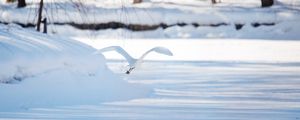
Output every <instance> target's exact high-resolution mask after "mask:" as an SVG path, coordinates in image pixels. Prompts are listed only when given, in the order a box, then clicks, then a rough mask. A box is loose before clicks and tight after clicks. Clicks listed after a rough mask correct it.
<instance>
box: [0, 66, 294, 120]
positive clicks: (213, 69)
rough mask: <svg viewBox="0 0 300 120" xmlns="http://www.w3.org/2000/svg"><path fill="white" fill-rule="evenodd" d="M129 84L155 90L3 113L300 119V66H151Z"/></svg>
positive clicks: (160, 119)
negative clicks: (128, 96)
mask: <svg viewBox="0 0 300 120" xmlns="http://www.w3.org/2000/svg"><path fill="white" fill-rule="evenodd" d="M108 63H109V67H110V68H111V69H112V70H113V71H115V72H119V75H120V76H122V77H123V78H124V79H127V81H129V82H130V83H141V84H147V85H150V86H153V88H154V89H155V92H154V94H153V95H152V96H149V97H146V98H140V99H133V100H129V101H121V102H107V103H103V104H96V105H81V106H61V107H51V108H49V107H48V108H35V109H30V110H28V111H21V112H0V116H1V117H2V118H4V119H8V118H10V119H106V120H120V119H122V120H132V119H139V120H153V119H156V120H182V119H185V120H199V119H205V120H220V119H221V120H224V119H230V120H252V119H256V120H269V119H274V120H297V119H299V117H300V114H299V112H300V111H299V110H300V99H299V98H300V89H299V84H300V79H299V78H300V76H299V74H298V73H299V72H300V64H299V63H282V64H277V63H249V62H248V63H247V62H226V61H223V62H222V61H219V62H218V61H215V62H214V61H195V62H183V61H178V62H170V61H168V62H166V61H156V62H146V63H145V64H144V65H143V67H142V68H141V69H139V70H137V71H134V72H133V73H132V74H131V75H125V74H124V73H123V72H120V69H121V68H120V66H123V65H124V62H119V61H110V62H108Z"/></svg>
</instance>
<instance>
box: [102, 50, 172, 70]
mask: <svg viewBox="0 0 300 120" xmlns="http://www.w3.org/2000/svg"><path fill="white" fill-rule="evenodd" d="M109 51H115V52H117V53H119V54H120V55H122V56H123V57H124V58H125V59H126V60H127V62H128V64H129V69H128V70H127V71H126V74H130V72H131V71H132V70H133V69H134V68H136V66H138V65H139V64H141V63H142V61H143V59H144V58H145V57H146V56H147V55H148V54H149V53H151V52H156V53H160V54H163V55H168V56H173V53H172V52H171V51H170V50H169V49H168V48H165V47H154V48H152V49H150V50H148V51H147V52H145V53H144V54H143V55H142V56H141V57H140V58H138V59H135V58H133V57H132V56H130V55H129V54H128V53H127V52H126V51H125V50H124V49H123V48H122V47H120V46H110V47H105V48H102V49H100V50H98V51H97V52H100V53H103V52H109Z"/></svg>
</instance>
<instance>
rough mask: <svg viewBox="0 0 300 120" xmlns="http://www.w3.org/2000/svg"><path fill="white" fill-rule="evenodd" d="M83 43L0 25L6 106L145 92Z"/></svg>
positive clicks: (0, 86)
mask: <svg viewBox="0 0 300 120" xmlns="http://www.w3.org/2000/svg"><path fill="white" fill-rule="evenodd" d="M94 51H95V49H94V48H92V47H90V46H88V45H85V44H83V43H80V42H77V41H74V40H71V39H66V38H60V37H55V36H49V35H45V34H41V33H37V32H34V31H28V30H27V31H24V30H23V29H22V28H19V27H18V26H15V25H13V26H11V27H6V26H3V25H0V82H1V83H0V97H1V100H0V106H1V107H0V111H8V110H19V109H27V108H32V107H45V106H56V105H74V104H90V103H99V102H103V101H111V100H124V99H130V98H134V97H142V96H144V95H146V94H148V93H149V91H150V90H149V89H148V88H147V87H146V88H145V87H143V86H139V85H132V84H129V83H127V82H125V81H123V80H121V79H120V78H119V77H117V76H115V75H114V74H113V73H112V72H111V71H110V70H109V69H108V68H107V67H106V65H105V63H106V62H105V59H104V57H103V55H101V54H93V53H94Z"/></svg>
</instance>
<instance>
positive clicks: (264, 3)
mask: <svg viewBox="0 0 300 120" xmlns="http://www.w3.org/2000/svg"><path fill="white" fill-rule="evenodd" d="M273 4H274V0H261V7H271V6H272V5H273Z"/></svg>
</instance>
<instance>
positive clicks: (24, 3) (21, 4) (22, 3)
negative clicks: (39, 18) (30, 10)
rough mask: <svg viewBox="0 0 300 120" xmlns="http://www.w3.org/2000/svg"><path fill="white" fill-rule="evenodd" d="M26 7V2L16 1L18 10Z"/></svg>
mask: <svg viewBox="0 0 300 120" xmlns="http://www.w3.org/2000/svg"><path fill="white" fill-rule="evenodd" d="M25 6H26V1H25V0H18V6H17V7H18V8H22V7H25Z"/></svg>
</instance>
